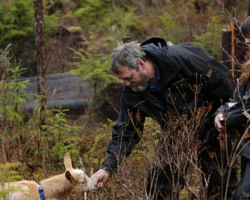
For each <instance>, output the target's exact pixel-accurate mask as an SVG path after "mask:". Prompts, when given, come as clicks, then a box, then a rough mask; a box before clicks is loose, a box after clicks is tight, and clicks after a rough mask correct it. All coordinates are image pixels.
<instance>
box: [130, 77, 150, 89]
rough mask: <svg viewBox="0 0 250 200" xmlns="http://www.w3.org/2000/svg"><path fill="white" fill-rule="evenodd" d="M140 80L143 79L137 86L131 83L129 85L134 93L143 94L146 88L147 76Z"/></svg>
mask: <svg viewBox="0 0 250 200" xmlns="http://www.w3.org/2000/svg"><path fill="white" fill-rule="evenodd" d="M142 78H143V80H142V82H141V83H139V84H137V83H132V84H131V85H130V87H131V89H132V90H133V91H134V92H143V91H144V90H146V88H147V87H148V82H149V77H148V76H143V77H142Z"/></svg>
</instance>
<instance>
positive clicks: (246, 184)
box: [233, 140, 250, 200]
mask: <svg viewBox="0 0 250 200" xmlns="http://www.w3.org/2000/svg"><path fill="white" fill-rule="evenodd" d="M248 141H249V140H245V141H244V142H243V144H242V146H244V145H245V144H246V142H248ZM239 199H241V200H245V199H250V144H248V145H247V146H246V147H245V148H244V149H243V150H242V152H241V179H240V182H239V184H238V186H237V189H236V192H235V194H234V198H233V200H239Z"/></svg>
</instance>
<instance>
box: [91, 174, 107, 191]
mask: <svg viewBox="0 0 250 200" xmlns="http://www.w3.org/2000/svg"><path fill="white" fill-rule="evenodd" d="M109 177H110V172H109V171H108V170H105V169H99V170H98V171H97V172H96V173H94V174H93V175H92V176H91V179H92V180H93V181H94V185H95V186H96V187H97V188H102V187H103V186H104V185H105V183H106V182H107V181H108V178H109Z"/></svg>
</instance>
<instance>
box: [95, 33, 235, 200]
mask: <svg viewBox="0 0 250 200" xmlns="http://www.w3.org/2000/svg"><path fill="white" fill-rule="evenodd" d="M111 58H112V59H111V66H112V67H111V70H112V72H113V73H115V74H116V75H117V76H118V78H119V79H121V80H123V81H124V86H123V94H122V97H121V110H120V113H119V117H118V119H117V122H116V124H115V125H114V127H113V132H112V140H111V141H110V144H109V146H108V149H107V152H108V155H107V157H106V159H105V161H104V162H103V164H102V166H101V169H100V170H99V171H97V172H96V173H95V174H94V175H93V176H92V179H93V181H94V183H95V185H96V186H97V187H103V185H104V184H105V183H106V182H107V180H108V178H109V177H110V175H111V174H112V173H113V172H115V170H116V168H117V164H118V163H119V162H120V161H121V158H122V157H124V156H128V155H129V154H130V153H131V151H132V149H133V147H134V146H135V145H136V144H137V143H138V142H139V141H140V137H139V135H138V133H137V131H136V130H139V131H140V132H142V131H143V124H144V121H145V117H151V118H154V119H156V120H157V121H158V122H159V123H160V125H161V127H162V128H164V126H166V120H169V119H168V118H167V115H166V113H176V112H178V113H179V114H180V115H182V114H184V113H185V114H186V115H188V116H189V117H191V113H190V112H189V111H190V110H191V109H190V107H191V108H192V109H193V108H194V107H195V106H196V107H197V108H198V107H203V106H204V105H205V104H206V103H207V102H213V106H212V109H211V111H210V112H209V114H208V116H207V120H206V121H205V123H204V126H203V127H202V128H200V129H199V131H198V134H199V135H206V134H207V133H209V135H210V138H211V140H210V142H211V145H210V146H209V147H208V148H213V147H215V149H213V151H216V150H218V149H219V143H218V141H217V139H216V138H217V136H218V135H216V134H217V132H215V131H211V129H212V126H211V125H210V120H209V119H210V113H211V114H212V113H213V112H214V111H215V110H216V109H217V108H218V107H219V106H220V105H221V101H224V102H226V101H227V100H228V99H229V97H231V96H232V92H233V88H232V87H233V86H232V85H233V84H230V83H233V78H232V76H231V73H230V72H229V70H228V69H227V68H226V67H225V66H224V65H222V64H221V63H219V62H218V61H216V60H215V59H214V58H213V57H212V56H211V55H209V54H208V53H207V52H205V51H204V50H202V49H201V48H199V47H197V46H193V45H190V44H180V45H172V46H168V45H167V44H166V42H165V40H163V39H162V38H151V39H149V40H147V41H145V42H143V43H142V44H140V45H138V44H129V43H128V44H124V45H121V46H118V47H117V48H116V49H115V50H114V52H113V53H112V56H111ZM197 75H198V77H201V81H202V83H201V84H202V89H201V91H200V94H199V96H198V97H197V98H195V94H194V93H193V92H192V89H191V88H190V85H192V86H193V85H195V84H196V83H197V82H196V81H197V80H196V79H197ZM178 87H179V88H182V90H183V91H185V101H184V100H183V94H180V92H179V90H178ZM170 96H172V97H174V99H175V104H174V105H173V104H171V103H170V101H169V98H170ZM195 101H196V102H195ZM128 110H129V112H130V113H132V118H133V121H136V120H138V119H136V113H137V112H138V111H139V112H140V115H141V120H140V123H137V127H136V130H135V127H134V126H133V124H132V123H131V115H128V113H127V111H128ZM164 117H166V119H163V118H164ZM210 150H211V149H210ZM208 151H209V149H208V150H207V151H203V152H202V153H200V157H201V158H202V159H201V160H202V162H201V164H202V167H201V168H202V170H203V171H204V173H205V174H208V175H209V176H210V182H209V188H208V194H209V195H212V194H214V193H216V192H219V191H218V190H219V187H220V184H221V182H220V180H219V178H218V177H220V176H219V172H218V171H217V170H216V169H213V170H211V168H208V166H211V160H210V158H209V155H208ZM217 153H219V150H218V151H217ZM156 171H159V175H158V176H157V179H153V178H152V177H153V176H151V174H152V173H154V172H156ZM233 172H234V171H233ZM233 172H232V176H231V178H230V180H231V183H232V184H231V183H230V186H229V187H231V188H230V189H232V190H233V189H234V187H235V185H236V182H237V178H236V174H234V173H233ZM170 173H171V171H170V169H169V166H168V165H166V166H165V169H164V170H162V169H159V168H158V167H157V166H156V165H153V167H152V170H151V172H150V173H149V176H148V187H147V193H148V194H151V195H152V194H153V195H152V198H153V199H155V200H160V199H164V198H166V197H170V198H171V192H172V187H171V181H175V180H170V178H169V177H172V176H171V174H170ZM180 179H181V180H180V182H181V183H182V185H184V184H185V183H184V180H183V179H182V178H180ZM150 185H151V186H152V185H154V186H155V187H153V188H152V187H149V186H150ZM230 189H229V191H231V190H230ZM219 196H220V195H219ZM219 196H218V198H217V199H220V198H219ZM230 197H231V193H230V192H228V198H230Z"/></svg>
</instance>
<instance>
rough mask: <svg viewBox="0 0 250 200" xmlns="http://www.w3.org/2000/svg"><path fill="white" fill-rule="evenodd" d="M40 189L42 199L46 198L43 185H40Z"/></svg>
mask: <svg viewBox="0 0 250 200" xmlns="http://www.w3.org/2000/svg"><path fill="white" fill-rule="evenodd" d="M38 190H39V194H40V198H41V200H45V197H44V193H43V186H42V185H39V188H38Z"/></svg>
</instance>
